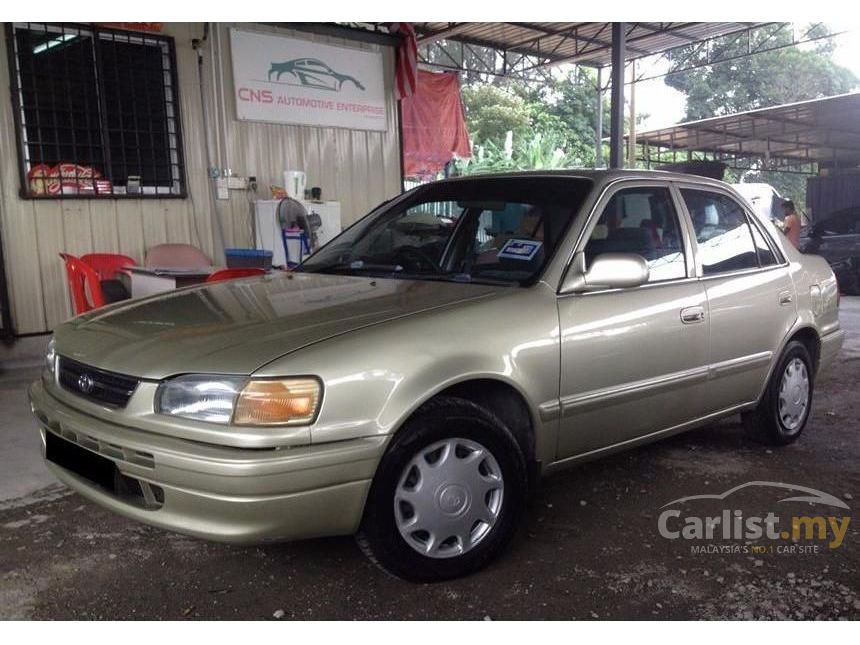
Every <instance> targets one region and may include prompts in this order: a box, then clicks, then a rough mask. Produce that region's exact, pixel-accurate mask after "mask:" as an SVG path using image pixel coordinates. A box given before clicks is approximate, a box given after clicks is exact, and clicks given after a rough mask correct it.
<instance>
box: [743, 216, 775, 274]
mask: <svg viewBox="0 0 860 645" xmlns="http://www.w3.org/2000/svg"><path fill="white" fill-rule="evenodd" d="M750 228H752V234H753V241H754V242H755V250H756V253H758V263H759V266H762V267H769V266H773V265H774V264H779V263H778V262H777V260H776V256H775V255H774V254H773V250H772V249H771V248H770V246H768V244H767V242H766V241H765V239H764V236H763V235H762V234H761V231H759V230H758V228H756V227H755V226H751V227H750Z"/></svg>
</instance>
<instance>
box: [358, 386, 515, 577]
mask: <svg viewBox="0 0 860 645" xmlns="http://www.w3.org/2000/svg"><path fill="white" fill-rule="evenodd" d="M526 473H527V470H526V463H525V459H524V457H523V454H522V451H521V450H520V448H519V445H518V444H517V441H516V439H514V437H513V436H512V435H511V432H510V431H509V430H508V429H507V428H506V427H505V425H504V424H503V423H502V422H501V421H500V420H499V419H498V418H497V417H495V416H494V415H493V414H491V413H489V412H488V411H487V410H485V409H484V408H482V407H480V406H478V405H475V404H474V403H472V402H470V401H466V400H463V399H458V398H454V397H440V398H438V399H435V400H433V401H431V402H429V403H428V404H426V405H425V406H423V407H422V408H421V409H420V410H419V411H418V412H416V414H415V415H414V416H413V417H412V418H411V419H410V420H409V421H408V422H407V423H406V425H405V426H404V427H403V428H402V429H401V430H400V431H399V432H398V433H397V435H396V436H395V437H394V439H393V441H392V444H391V446H390V447H389V449H388V451H387V452H386V454H385V456H384V457H383V459H382V462H381V463H380V465H379V469H378V470H377V474H376V477H375V478H374V480H373V485H372V486H371V490H370V494H369V496H368V500H367V506H366V508H365V515H364V519H363V520H362V525H361V529H360V532H359V534H358V543H359V545H360V546H361V547H362V550H364V552H365V553H366V554H367V555H368V556H370V558H371V559H372V560H374V561H375V562H376V563H377V564H379V565H380V566H381V567H382V568H383V569H385V570H386V571H388V572H390V573H393V574H394V575H396V576H399V577H401V578H405V579H407V580H413V581H420V582H431V581H436V580H445V579H448V578H454V577H458V576H463V575H466V574H469V573H472V572H473V571H476V570H478V569H480V568H481V567H483V566H484V565H486V564H487V563H488V562H490V560H492V559H493V558H494V557H496V556H497V555H498V554H499V553H500V552H501V551H502V550H503V549H504V548H505V546H506V545H507V544H508V542H509V541H510V539H511V538H512V537H513V534H514V532H515V529H516V527H517V524H518V523H519V521H520V519H521V517H522V515H523V510H524V507H525V499H526V487H527V474H526Z"/></svg>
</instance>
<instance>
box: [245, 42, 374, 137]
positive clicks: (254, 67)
mask: <svg viewBox="0 0 860 645" xmlns="http://www.w3.org/2000/svg"><path fill="white" fill-rule="evenodd" d="M230 45H231V48H232V53H233V84H234V92H235V97H236V115H237V117H238V118H239V119H240V120H242V121H265V122H269V123H289V124H297V125H315V126H329V127H340V128H351V129H354V130H385V129H386V122H385V79H384V73H383V66H382V54H381V53H380V52H371V51H365V50H361V49H354V48H349V47H336V46H333V45H324V44H322V43H316V42H312V41H309V40H301V39H298V38H288V37H285V36H274V35H270V34H261V33H255V32H249V31H241V30H238V29H231V30H230Z"/></svg>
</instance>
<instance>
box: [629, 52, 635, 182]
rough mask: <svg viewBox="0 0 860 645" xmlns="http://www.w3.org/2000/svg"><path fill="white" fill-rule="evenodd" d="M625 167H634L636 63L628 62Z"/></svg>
mask: <svg viewBox="0 0 860 645" xmlns="http://www.w3.org/2000/svg"><path fill="white" fill-rule="evenodd" d="M627 167H628V168H635V167H636V61H635V60H634V61H630V134H629V136H628V137H627Z"/></svg>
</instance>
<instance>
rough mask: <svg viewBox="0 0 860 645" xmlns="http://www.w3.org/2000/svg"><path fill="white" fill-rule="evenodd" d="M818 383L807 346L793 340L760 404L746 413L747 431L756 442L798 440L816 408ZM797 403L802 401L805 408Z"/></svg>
mask: <svg viewBox="0 0 860 645" xmlns="http://www.w3.org/2000/svg"><path fill="white" fill-rule="evenodd" d="M789 366H791V369H790V370H789ZM801 366H802V367H801ZM804 381H805V383H806V387H805V401H803V399H804V392H803V390H804V387H803V382H804ZM783 383H785V387H786V391H785V392H784V393H783V402H782V408H781V407H780V406H781V403H780V390H781V388H782V387H783ZM814 383H815V368H814V365H813V361H812V357H811V356H810V354H809V350H808V349H807V348H806V345H804V344H803V343H801V342H800V341H797V340H793V341H791V342H789V343H788V345H787V346H786V348H785V350H784V351H783V353H782V356H781V357H780V359H779V362H778V363H777V365H776V369H774V371H773V374H771V377H770V381H768V384H767V389H766V390H765V393H764V396H763V397H762V399H761V401H760V402H759V404H758V407H756V409H755V410H753V411H752V412H746V413H744V414H743V415H742V420H743V424H744V429H745V430H746V432H747V434H748V435H749V436H750V437H751V438H752V439H754V440H756V441H759V442H761V443H765V444H768V445H772V446H785V445H788V444H790V443H793V442H795V441H797V439H798V437H800V435H801V433H802V432H803V429H804V428H805V427H806V422H807V421H808V420H809V415H810V412H811V410H812V393H813V390H814ZM797 402H802V404H803V405H802V409H800V408H799V406H798V403H797Z"/></svg>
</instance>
